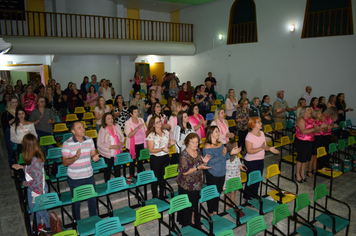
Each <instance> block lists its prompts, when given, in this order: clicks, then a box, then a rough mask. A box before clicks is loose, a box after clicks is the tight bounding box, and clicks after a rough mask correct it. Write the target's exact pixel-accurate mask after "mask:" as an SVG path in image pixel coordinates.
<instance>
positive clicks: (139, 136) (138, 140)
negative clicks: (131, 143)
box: [132, 123, 146, 145]
mask: <svg viewBox="0 0 356 236" xmlns="http://www.w3.org/2000/svg"><path fill="white" fill-rule="evenodd" d="M132 124H133V127H134V129H136V128H137V127H138V126H139V125H141V124H140V123H138V124H135V123H132ZM145 139H146V135H145V130H144V129H139V130H138V131H137V132H136V134H135V145H138V144H142V143H144V142H145Z"/></svg>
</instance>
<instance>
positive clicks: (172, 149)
mask: <svg viewBox="0 0 356 236" xmlns="http://www.w3.org/2000/svg"><path fill="white" fill-rule="evenodd" d="M175 153H177V152H176V147H175V145H173V146H172V147H171V148H170V149H169V157H171V156H172V155H173V154H175Z"/></svg>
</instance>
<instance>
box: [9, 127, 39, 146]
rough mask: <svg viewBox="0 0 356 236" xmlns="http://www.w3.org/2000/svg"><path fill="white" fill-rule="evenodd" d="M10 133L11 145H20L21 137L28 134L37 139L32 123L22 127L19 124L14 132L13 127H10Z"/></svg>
mask: <svg viewBox="0 0 356 236" xmlns="http://www.w3.org/2000/svg"><path fill="white" fill-rule="evenodd" d="M10 131H11V135H10V139H11V142H13V143H17V144H21V142H22V139H23V136H25V135H26V134H29V133H31V134H33V135H35V136H36V138H37V133H36V129H35V126H34V124H33V123H31V124H29V125H22V124H21V123H20V124H19V126H18V127H17V129H16V131H15V125H12V126H11V130H10Z"/></svg>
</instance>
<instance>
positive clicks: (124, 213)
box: [113, 206, 136, 225]
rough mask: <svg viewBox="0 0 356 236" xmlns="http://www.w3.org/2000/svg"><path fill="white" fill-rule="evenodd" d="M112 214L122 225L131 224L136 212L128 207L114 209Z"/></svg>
mask: <svg viewBox="0 0 356 236" xmlns="http://www.w3.org/2000/svg"><path fill="white" fill-rule="evenodd" d="M113 214H114V216H118V217H119V218H120V222H121V224H123V225H124V224H128V223H132V222H134V221H135V220H136V211H135V210H134V209H132V208H131V207H129V206H127V207H124V208H119V209H116V210H114V211H113Z"/></svg>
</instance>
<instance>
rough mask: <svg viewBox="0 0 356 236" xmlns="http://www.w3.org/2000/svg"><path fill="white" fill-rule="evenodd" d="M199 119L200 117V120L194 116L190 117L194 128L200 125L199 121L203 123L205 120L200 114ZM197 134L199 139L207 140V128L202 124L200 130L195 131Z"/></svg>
mask: <svg viewBox="0 0 356 236" xmlns="http://www.w3.org/2000/svg"><path fill="white" fill-rule="evenodd" d="M198 117H199V120H198V119H197V118H195V116H194V115H192V116H189V123H190V124H191V125H192V126H193V127H194V126H197V125H199V121H200V120H201V121H202V122H204V118H203V117H202V116H201V115H200V114H198ZM195 133H196V134H197V135H198V136H199V138H205V128H204V125H203V124H202V125H201V126H200V128H199V129H198V130H197V131H195Z"/></svg>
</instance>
